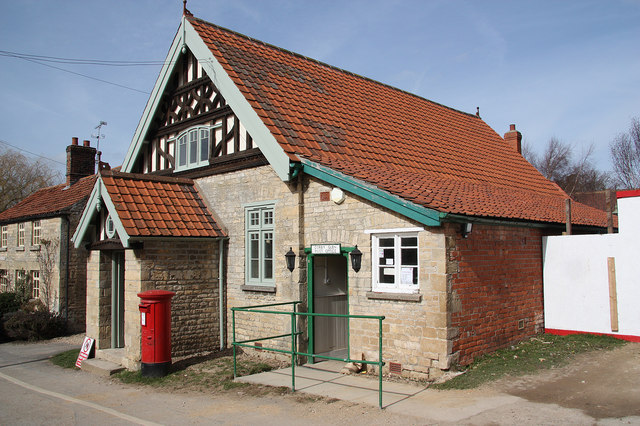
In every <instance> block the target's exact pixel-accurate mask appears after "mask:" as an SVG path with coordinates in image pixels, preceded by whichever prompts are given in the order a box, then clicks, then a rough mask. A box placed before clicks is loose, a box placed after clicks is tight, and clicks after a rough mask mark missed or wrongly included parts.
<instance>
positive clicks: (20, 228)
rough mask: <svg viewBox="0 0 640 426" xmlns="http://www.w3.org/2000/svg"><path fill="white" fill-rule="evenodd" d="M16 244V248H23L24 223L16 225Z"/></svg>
mask: <svg viewBox="0 0 640 426" xmlns="http://www.w3.org/2000/svg"><path fill="white" fill-rule="evenodd" d="M16 243H17V245H18V247H24V223H19V224H18V239H17V241H16Z"/></svg>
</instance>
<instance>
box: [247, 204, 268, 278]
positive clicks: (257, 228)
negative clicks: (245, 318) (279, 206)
mask: <svg viewBox="0 0 640 426" xmlns="http://www.w3.org/2000/svg"><path fill="white" fill-rule="evenodd" d="M245 218H246V219H245V223H246V262H245V263H246V279H245V281H246V283H247V284H248V285H265V286H274V285H275V280H274V259H273V248H274V241H273V240H274V235H275V226H274V205H273V204H267V205H261V206H251V207H247V208H246V210H245Z"/></svg>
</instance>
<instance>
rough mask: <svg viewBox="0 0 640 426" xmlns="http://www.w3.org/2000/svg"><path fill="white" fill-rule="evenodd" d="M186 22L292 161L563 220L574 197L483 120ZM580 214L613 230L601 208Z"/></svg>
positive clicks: (431, 201)
mask: <svg viewBox="0 0 640 426" xmlns="http://www.w3.org/2000/svg"><path fill="white" fill-rule="evenodd" d="M187 19H188V20H189V22H190V23H191V24H192V25H193V26H194V28H195V29H196V31H197V32H198V34H199V35H200V36H201V38H202V39H203V41H204V42H205V43H206V45H207V46H208V47H209V49H210V50H211V53H212V54H213V55H214V56H215V57H216V58H217V60H218V61H219V62H220V63H221V65H222V66H223V67H224V69H225V70H226V72H227V73H228V74H229V76H230V77H231V79H232V80H233V81H234V83H235V84H236V85H237V87H238V88H239V90H240V91H241V92H242V93H243V95H244V96H245V98H246V99H247V100H248V102H249V103H250V104H251V106H252V107H253V108H254V110H255V111H256V112H257V114H258V115H259V116H260V117H261V119H262V121H263V122H264V124H265V125H266V126H267V127H268V128H269V130H270V131H271V133H272V134H273V136H274V137H275V138H276V140H277V141H278V143H279V144H280V145H281V146H282V148H283V149H284V151H285V152H286V153H287V154H288V155H289V157H290V158H291V159H292V160H294V161H295V160H298V159H300V158H301V157H303V158H306V159H308V160H311V161H314V162H316V163H319V164H322V165H325V166H328V167H330V168H332V169H334V170H337V171H340V172H342V173H345V174H346V175H350V176H353V177H356V178H358V179H361V180H364V181H366V182H368V183H370V184H373V185H375V186H377V187H378V188H380V189H382V190H385V191H388V192H390V193H393V194H396V195H398V196H400V197H402V198H405V199H407V200H411V201H413V202H415V203H418V204H421V205H423V206H425V207H428V208H431V209H435V210H438V211H441V212H447V213H455V214H464V215H472V216H487V217H498V218H509V219H520V220H522V219H524V220H532V221H542V222H563V221H564V201H563V200H564V199H565V198H567V195H566V194H565V193H564V192H563V191H562V190H561V189H560V188H559V187H558V186H557V185H555V184H554V183H552V182H550V181H548V180H547V179H545V178H544V177H543V176H542V175H541V174H540V173H539V172H538V171H537V170H536V169H535V168H534V167H533V166H531V164H529V163H528V162H527V161H526V160H525V159H524V158H523V157H522V156H521V155H520V154H518V153H516V152H515V151H512V150H511V149H509V147H508V145H507V144H506V142H505V141H504V139H503V138H502V137H500V136H499V135H498V134H497V133H496V132H495V131H494V130H493V129H491V127H489V126H488V125H487V124H486V123H485V122H484V121H483V120H482V119H480V118H479V117H477V116H476V115H473V114H467V113H464V112H461V111H457V110H454V109H452V108H448V107H446V106H443V105H440V104H437V103H435V102H432V101H429V100H427V99H424V98H421V97H419V96H416V95H413V94H410V93H407V92H404V91H402V90H399V89H396V88H393V87H390V86H387V85H384V84H381V83H378V82H376V81H373V80H370V79H367V78H364V77H361V76H358V75H356V74H352V73H350V72H347V71H344V70H341V69H338V68H335V67H332V66H329V65H326V64H323V63H321V62H318V61H315V60H312V59H309V58H306V57H303V56H300V55H298V54H295V53H292V52H289V51H286V50H283V49H280V48H277V47H275V46H271V45H269V44H266V43H263V42H260V41H258V40H254V39H251V38H249V37H246V36H243V35H241V34H238V33H235V32H232V31H229V30H226V29H224V28H220V27H218V26H216V25H213V24H210V23H208V22H205V21H202V20H200V19H197V18H194V17H187ZM573 216H575V217H574V222H575V223H580V224H585V225H596V224H597V225H599V226H606V217H605V215H603V214H602V212H598V211H597V210H596V209H590V208H588V207H586V206H576V208H575V209H574V213H573Z"/></svg>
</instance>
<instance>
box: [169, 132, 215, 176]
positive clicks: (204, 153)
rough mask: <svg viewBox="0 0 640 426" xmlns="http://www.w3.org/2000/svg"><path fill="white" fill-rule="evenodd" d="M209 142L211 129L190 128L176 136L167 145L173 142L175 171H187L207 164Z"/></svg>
mask: <svg viewBox="0 0 640 426" xmlns="http://www.w3.org/2000/svg"><path fill="white" fill-rule="evenodd" d="M210 141H211V127H209V126H203V127H192V128H190V129H188V130H186V131H184V132H182V133H180V134H179V135H178V137H176V138H175V139H172V140H170V141H169V143H172V142H175V144H174V145H175V147H176V168H175V170H176V171H177V172H178V171H182V170H189V169H193V168H195V167H201V166H206V165H208V164H209V146H210V145H209V143H210Z"/></svg>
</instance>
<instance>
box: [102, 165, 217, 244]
mask: <svg viewBox="0 0 640 426" xmlns="http://www.w3.org/2000/svg"><path fill="white" fill-rule="evenodd" d="M100 176H101V178H102V181H103V182H104V185H105V187H106V188H107V192H108V193H109V197H110V198H111V200H116V199H119V198H123V199H124V198H126V196H125V195H123V193H124V192H128V193H129V194H130V196H131V200H130V201H125V202H121V203H114V204H115V207H116V211H117V214H118V217H119V218H120V221H121V223H122V226H124V228H125V231H126V232H127V234H128V235H129V236H130V237H148V236H171V237H209V238H211V237H223V236H225V235H226V234H225V233H224V231H223V230H222V229H221V228H220V227H219V226H218V224H217V223H216V221H215V219H214V218H213V215H212V214H211V212H210V211H209V210H208V208H207V207H206V205H205V204H204V203H203V202H202V200H201V198H200V194H199V193H198V191H197V190H196V189H195V187H194V184H193V181H191V180H189V179H182V178H167V177H154V176H149V175H137V174H131V173H120V172H114V171H102V172H101V175H100ZM160 192H165V193H166V194H167V196H163V197H158V196H153V195H151V194H154V193H160ZM159 212H164V213H159ZM167 212H168V213H167Z"/></svg>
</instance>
